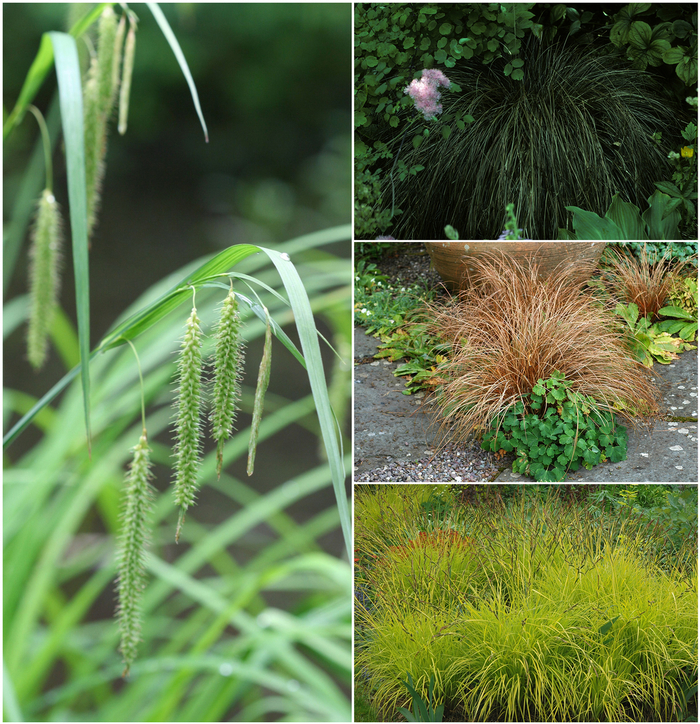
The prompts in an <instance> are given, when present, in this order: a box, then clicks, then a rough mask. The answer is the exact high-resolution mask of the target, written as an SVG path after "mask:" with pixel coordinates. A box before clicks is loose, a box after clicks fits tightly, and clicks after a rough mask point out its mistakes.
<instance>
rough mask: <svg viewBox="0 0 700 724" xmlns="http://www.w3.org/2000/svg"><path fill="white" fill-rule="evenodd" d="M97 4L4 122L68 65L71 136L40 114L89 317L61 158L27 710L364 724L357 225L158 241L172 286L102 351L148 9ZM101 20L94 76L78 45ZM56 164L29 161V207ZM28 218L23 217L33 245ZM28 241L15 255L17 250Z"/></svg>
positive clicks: (17, 565) (37, 415)
mask: <svg viewBox="0 0 700 724" xmlns="http://www.w3.org/2000/svg"><path fill="white" fill-rule="evenodd" d="M81 9H82V13H81V17H80V18H79V19H77V20H76V21H75V22H74V23H70V25H71V32H70V33H60V32H51V33H46V34H45V35H44V36H43V38H42V41H41V45H40V48H39V51H38V54H37V59H36V62H35V63H34V64H33V65H32V67H31V68H30V70H29V72H28V74H27V77H26V81H25V85H24V88H23V91H22V92H21V94H20V97H19V99H18V101H17V105H16V107H15V110H14V111H13V112H12V113H11V114H10V115H9V116H8V118H7V119H6V125H5V129H4V130H5V134H6V139H8V143H7V144H6V146H10V145H11V143H10V141H13V140H14V139H15V138H16V136H13V134H14V133H16V128H18V127H19V126H17V124H19V123H21V121H22V114H23V113H24V112H25V111H26V110H27V109H28V104H29V103H30V102H31V101H32V100H34V98H35V97H37V96H38V95H39V94H40V92H41V88H42V86H43V85H50V84H51V83H52V73H53V68H54V66H55V69H56V75H57V78H58V94H59V95H58V103H59V104H60V121H61V123H60V130H61V131H62V141H63V144H57V140H58V138H60V137H61V135H60V132H59V127H58V126H54V125H53V124H52V123H51V118H50V116H51V114H47V115H48V116H49V118H48V120H47V121H46V122H44V121H43V117H42V115H41V114H40V113H38V112H37V116H36V117H37V119H38V120H39V124H40V128H41V137H42V141H43V145H44V148H43V149H41V150H42V153H41V154H40V155H39V158H40V159H41V160H42V161H43V159H44V158H46V159H50V158H51V157H52V151H51V148H52V147H53V146H54V145H56V146H57V147H58V148H60V151H61V153H60V154H57V155H58V156H59V158H60V164H59V163H57V164H56V168H61V169H63V168H65V169H66V173H67V187H68V193H67V202H68V203H67V204H66V206H67V208H68V211H69V220H68V221H66V222H65V224H64V227H65V229H66V231H68V230H70V235H71V241H72V247H73V249H72V251H73V253H72V257H73V262H74V279H75V308H76V310H77V315H76V316H77V329H76V328H74V327H73V321H72V319H71V315H70V313H69V312H67V311H65V310H64V309H62V308H61V306H59V297H58V295H57V294H56V293H55V291H56V288H57V285H56V274H57V268H56V261H57V254H55V253H53V252H55V251H56V250H57V244H58V241H59V240H58V237H57V233H58V230H59V224H58V223H57V221H56V219H57V217H56V213H57V208H56V198H55V196H54V194H53V193H52V192H53V191H54V188H55V189H56V195H58V194H59V193H61V191H62V184H59V182H58V181H57V182H56V184H55V187H54V186H53V184H52V179H51V175H52V174H51V172H50V170H49V169H48V167H49V164H48V162H47V163H46V167H47V169H46V172H45V171H44V168H41V173H39V178H40V179H41V180H42V181H43V179H44V177H45V176H46V177H47V183H46V187H45V189H46V190H45V191H44V192H43V193H42V192H39V197H40V205H39V209H38V215H39V216H38V220H37V222H36V225H35V230H34V232H33V234H32V241H33V242H34V244H35V248H36V251H35V252H34V254H33V256H34V272H33V275H32V281H31V286H32V295H33V303H31V304H30V303H29V300H28V299H27V296H26V295H24V294H21V295H19V296H17V297H15V298H12V299H11V300H10V303H9V304H7V305H6V306H5V317H4V321H5V325H4V334H5V335H6V336H7V335H10V334H12V333H13V332H14V331H15V330H18V329H21V327H22V326H23V325H24V323H25V321H28V317H29V315H30V314H32V313H33V314H35V315H38V316H37V317H36V318H35V317H32V321H29V328H30V331H29V345H28V347H29V349H28V358H29V359H28V362H29V363H30V364H31V365H32V366H35V367H40V366H41V365H42V364H43V363H44V362H45V361H48V360H50V359H51V357H52V356H53V357H55V356H56V352H57V351H58V355H59V357H60V363H61V364H62V365H64V370H62V371H61V373H60V374H59V375H58V376H57V381H56V382H55V384H53V386H51V384H52V383H51V382H49V384H46V385H45V387H44V389H43V391H42V392H44V394H43V396H41V397H40V398H39V399H37V397H34V396H32V395H30V394H28V393H27V392H26V391H25V386H24V384H17V387H18V389H6V390H5V395H4V399H5V427H6V434H5V437H4V449H5V458H4V491H3V498H4V514H5V518H4V527H3V534H4V572H5V579H4V586H3V597H4V606H3V614H4V636H5V644H4V652H5V656H4V662H3V663H4V688H3V693H4V697H3V699H4V701H3V706H4V714H5V719H6V720H8V721H27V720H33V721H42V720H63V721H71V720H80V719H85V720H90V721H147V720H153V721H174V720H178V719H182V720H188V721H219V720H225V719H230V718H241V719H242V720H246V721H256V720H270V719H275V718H283V719H286V720H299V721H315V720H319V721H347V720H348V718H349V716H350V706H349V700H348V691H349V682H350V671H351V668H350V660H351V654H350V629H351V603H350V599H351V596H350V567H349V562H348V558H349V552H350V549H349V544H350V517H349V510H348V501H347V492H346V488H345V465H346V464H347V462H348V459H347V456H345V455H344V454H343V451H342V447H343V432H342V429H343V428H344V425H345V422H346V420H345V418H346V411H347V407H348V401H349V376H348V374H349V360H348V353H349V350H350V338H351V325H350V307H351V302H350V298H351V287H350V274H351V265H350V262H349V259H348V256H349V251H350V244H349V242H348V239H349V234H350V228H349V227H348V226H347V225H345V226H338V227H332V228H328V229H325V230H323V229H321V230H319V231H317V232H315V233H311V234H306V235H303V236H298V237H297V238H294V239H291V240H289V241H285V242H281V243H277V244H275V248H274V249H271V248H267V247H265V246H260V245H256V244H248V243H236V241H237V240H236V239H235V238H233V239H232V238H230V239H229V240H228V242H227V243H226V244H225V245H224V247H223V249H221V250H219V252H218V253H215V254H207V255H204V256H201V257H200V254H201V253H202V252H203V251H204V250H205V247H202V246H201V240H200V239H198V240H197V242H196V244H199V246H194V245H195V242H193V241H192V240H190V241H189V245H188V248H189V250H190V254H189V258H188V263H187V264H186V265H185V266H183V267H182V268H178V269H176V270H174V271H173V273H164V272H163V270H162V269H161V264H162V263H163V259H164V257H167V256H168V254H166V253H164V251H163V248H164V247H163V248H160V249H158V250H157V253H156V252H154V251H153V252H151V254H152V255H149V253H147V252H145V251H144V252H142V253H141V254H140V256H139V258H138V264H135V265H134V270H135V271H138V267H139V266H145V265H153V266H154V267H157V268H159V269H160V271H159V272H158V275H157V276H156V278H157V279H158V281H157V282H156V283H154V284H151V285H149V286H148V288H146V289H145V290H144V291H143V293H141V294H134V293H133V289H132V291H131V293H132V295H133V296H134V297H135V298H131V299H130V304H129V306H128V308H127V309H125V310H123V311H122V312H121V313H119V314H118V315H116V314H115V311H114V308H112V309H111V319H112V324H111V327H110V329H109V331H108V332H107V333H106V334H104V336H102V338H101V339H100V341H99V342H98V343H97V344H96V345H94V346H93V345H92V344H91V341H90V311H91V304H90V300H91V297H90V294H89V286H90V281H92V282H93V285H95V284H97V285H99V284H101V283H104V270H102V269H100V268H99V266H98V268H97V270H95V269H94V268H93V269H91V268H90V255H89V253H88V251H89V246H88V239H89V238H93V240H94V239H95V237H94V234H95V230H96V229H97V224H98V221H99V216H100V214H99V212H100V207H101V197H102V194H103V191H102V190H101V189H104V183H103V181H101V180H100V177H101V176H102V175H103V174H104V171H105V165H104V164H105V158H104V151H105V138H106V134H107V129H106V128H105V127H101V128H99V129H98V128H96V127H93V128H92V130H89V127H90V125H91V124H95V123H96V122H97V123H98V125H100V126H101V125H102V124H106V125H109V123H110V122H111V121H112V120H113V116H114V114H115V109H114V104H115V103H116V99H117V98H119V97H120V96H121V97H122V100H123V104H124V103H125V102H126V101H125V100H124V97H125V96H126V94H127V90H128V86H129V83H130V72H131V63H132V61H133V55H132V53H133V50H134V48H133V43H134V36H135V32H134V31H135V26H136V22H137V20H139V19H137V18H136V16H135V15H134V14H133V11H132V10H131V9H130V8H127V7H126V6H123V7H121V9H120V7H119V6H117V5H116V4H112V3H105V4H100V5H99V6H97V7H96V8H92V7H89V8H88V7H87V6H85V7H83V8H81ZM149 11H150V13H151V15H152V16H153V19H154V20H155V22H157V24H158V26H159V27H160V28H161V29H162V31H163V34H164V36H165V37H166V38H167V40H168V42H169V43H170V45H171V47H172V48H173V50H174V52H175V56H176V58H177V62H179V63H180V66H181V68H182V71H183V73H184V75H185V79H186V81H187V84H188V85H189V86H190V90H191V95H192V98H193V100H194V104H195V108H196V110H197V111H198V112H199V115H200V118H201V119H202V126H203V129H204V133H205V135H206V125H205V124H204V120H203V115H202V113H201V109H200V106H199V100H198V95H197V91H196V88H195V85H194V80H193V78H192V75H191V73H190V71H189V68H188V65H187V62H186V60H185V57H184V54H183V53H182V50H181V49H180V46H179V44H178V41H177V40H176V38H175V35H174V33H173V31H172V29H171V28H170V25H169V23H168V21H167V19H166V17H165V15H164V14H163V12H162V11H161V10H160V8H159V7H158V6H157V5H155V4H149ZM228 11H229V12H238V9H236V8H233V6H230V7H229V9H228ZM260 12H261V13H262V14H261V15H260V16H259V18H258V20H259V21H260V22H264V21H265V13H264V9H263V10H261V11H260ZM299 12H300V13H303V12H304V10H303V9H302V8H301V7H300V8H299ZM140 20H142V21H144V22H149V20H148V16H147V17H146V18H140ZM93 24H94V25H95V26H96V28H94V29H96V34H95V43H94V48H93V50H94V53H93V59H92V62H90V63H88V64H87V65H88V67H87V68H86V71H85V72H84V73H83V72H81V67H80V59H79V57H80V55H79V48H78V44H77V43H76V40H75V38H76V37H77V38H80V36H81V35H82V34H83V33H87V32H90V30H91V28H92V26H93ZM122 45H123V46H124V60H123V63H122V61H121V57H122V56H121V48H122ZM107 51H109V53H107ZM172 62H173V63H176V60H175V59H173V61H172ZM50 72H51V73H50ZM120 89H121V90H120ZM93 93H95V94H96V96H97V97H98V98H102V100H103V101H104V105H100V104H99V103H98V104H97V106H96V105H95V104H94V103H93V101H94V98H93V97H92V94H93ZM37 102H38V101H37ZM98 106H99V107H98ZM124 110H125V108H124V105H122V112H121V114H120V118H119V130H123V129H124V126H125V113H124ZM194 113H195V111H193V115H194ZM26 117H27V118H29V119H30V120H31V116H26ZM57 117H58V116H57ZM199 140H200V142H201V143H202V145H203V140H201V136H200V137H199ZM42 141H40V146H41V144H42ZM44 151H45V154H44ZM64 152H65V156H64ZM64 163H65V166H64V165H63V164H64ZM36 176H37V174H36V169H35V167H34V165H33V164H30V165H29V168H28V169H27V178H25V179H24V181H23V183H22V186H21V189H20V196H22V195H29V192H28V189H30V188H31V187H32V185H33V184H34V181H35V180H36ZM57 176H58V174H57ZM19 206H22V204H21V203H20V204H19ZM20 216H21V214H20ZM21 226H22V220H21V219H17V218H13V224H12V236H13V238H15V241H16V243H17V244H19V246H20V247H21V245H22V243H23V242H24V233H23V232H21V231H18V230H19V229H20V227H21ZM17 239H18V241H17ZM9 246H12V244H6V247H5V251H6V254H9V257H8V256H6V259H7V258H11V257H12V256H13V254H14V253H15V252H16V251H17V250H15V252H8V247H9ZM168 248H169V247H168ZM192 248H196V249H198V252H197V253H195V254H193V253H192ZM16 258H17V257H16V256H15V257H14V259H15V260H16ZM10 266H12V265H10ZM4 271H5V273H6V275H9V276H6V289H5V291H6V293H8V286H7V285H8V282H9V281H10V280H11V279H12V269H8V267H7V266H5V269H4ZM91 272H92V273H91ZM129 281H130V278H127V279H124V280H121V282H122V283H123V284H125V285H126V286H127V287H129V288H131V287H130V286H129V283H128V282H129ZM47 291H50V292H51V293H47ZM30 310H33V312H30ZM115 317H116V318H115ZM322 339H326V340H327V341H328V344H327V345H325V344H324V352H323V353H322V351H321V344H320V342H321V340H322ZM326 347H327V349H326ZM245 348H247V354H245V353H244V350H245ZM6 349H7V348H6ZM53 362H55V359H54V360H53ZM27 369H29V367H28V366H27ZM64 372H65V374H64ZM27 376H28V373H25V377H27ZM40 379H41V381H42V384H43V382H44V380H51V377H41V378H40ZM280 380H283V383H282V384H276V382H277V381H280ZM6 381H7V380H6ZM12 384H13V385H14V384H15V383H14V382H13V383H12ZM268 387H269V389H268ZM336 415H337V417H336ZM285 437H287V438H288V439H287V440H286V442H285ZM290 439H291V440H292V441H293V442H292V444H291V447H293V448H295V449H298V450H299V451H301V453H302V455H303V457H304V458H305V459H304V461H303V464H299V460H298V459H297V458H295V457H294V455H291V454H290V443H289V440H290ZM345 444H347V438H346V439H345ZM272 451H274V454H271V452H272ZM274 458H278V459H280V460H282V465H281V466H279V465H277V464H276V462H277V461H276V460H275V459H274ZM280 470H282V474H280ZM248 477H250V480H248ZM244 480H246V482H243V481H244ZM170 483H172V488H171V487H170ZM329 496H330V497H329ZM300 509H302V510H303V512H302V513H300ZM343 541H344V542H345V546H344V545H343ZM343 551H345V552H343ZM115 619H116V620H115Z"/></svg>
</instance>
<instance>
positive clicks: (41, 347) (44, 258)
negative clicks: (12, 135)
mask: <svg viewBox="0 0 700 724" xmlns="http://www.w3.org/2000/svg"><path fill="white" fill-rule="evenodd" d="M62 244H63V237H62V222H61V210H60V207H59V205H58V203H56V199H55V198H54V195H53V194H52V193H51V191H49V190H48V189H46V190H45V191H44V192H43V193H42V195H41V199H39V204H38V207H37V215H36V222H35V224H34V229H33V232H32V245H31V249H30V252H29V257H30V264H29V296H30V310H29V329H28V332H27V356H28V358H29V362H30V364H31V365H32V367H34V369H35V370H39V369H41V367H43V366H44V362H45V361H46V353H47V350H48V337H49V330H50V329H51V324H52V322H53V318H54V314H55V311H56V306H57V304H58V292H59V289H60V286H61V279H60V263H61V246H62Z"/></svg>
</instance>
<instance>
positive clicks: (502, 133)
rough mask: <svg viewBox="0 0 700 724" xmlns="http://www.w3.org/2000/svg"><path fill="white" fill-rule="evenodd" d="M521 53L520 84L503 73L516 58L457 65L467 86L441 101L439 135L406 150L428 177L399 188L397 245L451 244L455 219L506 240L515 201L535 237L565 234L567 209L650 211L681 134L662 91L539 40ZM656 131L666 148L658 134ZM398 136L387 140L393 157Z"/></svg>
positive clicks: (473, 232) (464, 230)
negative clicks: (629, 206)
mask: <svg viewBox="0 0 700 724" xmlns="http://www.w3.org/2000/svg"><path fill="white" fill-rule="evenodd" d="M521 53H522V56H521V60H523V59H524V60H525V66H524V71H525V74H524V77H523V79H522V80H513V78H512V77H511V76H509V75H505V74H504V68H505V66H506V64H509V63H510V62H511V60H512V58H511V57H510V56H507V55H506V56H505V57H503V58H500V59H496V60H494V61H493V62H492V63H490V64H488V65H484V64H482V63H480V62H478V61H473V60H472V61H466V60H462V61H457V63H456V65H455V67H454V68H452V69H451V70H450V81H451V82H452V83H453V84H454V85H455V86H457V87H459V88H460V89H461V91H455V92H451V93H449V94H447V95H446V97H445V98H444V99H443V103H442V105H443V113H442V115H441V116H440V122H441V123H442V124H443V128H442V129H441V131H442V132H437V133H431V134H430V135H429V136H427V137H422V142H421V143H420V144H418V145H417V147H413V146H411V147H410V148H409V149H408V150H405V149H404V153H403V154H402V160H403V162H404V163H405V164H406V167H407V168H413V167H421V168H423V169H424V170H422V171H421V172H420V173H418V174H416V175H411V174H405V175H404V176H403V178H400V179H399V180H398V181H397V182H396V201H395V203H396V207H398V208H401V209H402V210H403V214H402V215H401V216H397V217H396V218H395V220H394V227H393V229H392V234H393V235H394V236H395V237H396V238H397V239H442V238H444V231H443V230H444V228H445V225H446V224H449V225H451V226H453V227H454V228H456V229H459V231H460V235H461V237H462V238H464V239H497V238H498V236H499V235H500V234H501V232H502V230H503V229H504V228H505V227H504V222H505V220H506V217H505V214H504V209H505V207H506V204H508V203H511V202H512V203H514V204H515V214H516V216H517V218H518V221H519V223H520V226H521V227H522V228H523V230H524V235H525V236H526V238H528V239H557V238H559V237H558V229H559V228H566V225H567V220H568V217H569V215H568V213H567V211H566V209H565V207H566V206H567V205H569V206H570V205H574V206H579V207H581V208H583V209H586V210H588V211H594V212H595V213H597V214H599V215H600V216H603V215H604V214H605V211H606V210H607V208H608V207H609V205H610V202H611V201H612V198H613V196H614V195H615V193H617V192H619V193H620V198H622V199H623V200H625V201H630V202H632V203H633V204H635V205H636V206H637V207H638V208H642V209H643V208H646V207H647V205H648V204H647V198H648V197H649V196H651V195H652V194H653V192H654V190H655V188H656V187H655V185H654V182H655V181H659V180H660V179H661V178H663V177H664V170H666V169H669V170H670V168H669V160H668V158H667V155H666V154H667V153H668V151H669V150H670V149H671V148H675V145H674V143H673V139H674V138H675V136H678V139H680V130H681V128H680V124H679V122H678V114H677V113H674V111H673V109H672V108H671V106H670V105H669V103H668V100H667V99H666V97H665V95H664V90H663V88H662V87H661V85H660V84H659V83H658V82H657V81H656V80H655V79H654V77H653V76H652V75H651V74H650V73H647V72H644V71H640V70H635V69H633V68H630V66H629V63H627V62H626V61H625V60H624V59H620V58H619V57H615V56H614V55H613V54H609V55H594V54H593V53H591V52H590V51H588V50H585V49H583V48H582V47H581V46H578V47H576V46H572V45H566V44H565V43H562V42H556V43H554V44H551V45H549V46H546V45H545V44H543V43H540V42H539V41H538V40H537V39H535V38H531V39H529V40H527V41H523V45H522V50H521ZM472 120H473V122H472ZM659 131H662V132H663V134H664V135H663V138H664V144H665V145H664V148H660V147H659V146H657V145H656V144H655V142H654V141H653V139H652V134H654V133H656V132H659ZM399 139H400V137H399V136H398V135H396V136H395V137H394V138H393V139H385V140H387V141H388V142H389V143H390V144H391V145H390V149H391V150H392V151H394V152H395V149H396V148H397V147H398V146H399V143H400V140H399ZM676 145H677V144H676ZM387 186H388V181H387ZM388 197H389V192H388V189H387V193H386V194H385V198H388ZM387 206H388V203H387Z"/></svg>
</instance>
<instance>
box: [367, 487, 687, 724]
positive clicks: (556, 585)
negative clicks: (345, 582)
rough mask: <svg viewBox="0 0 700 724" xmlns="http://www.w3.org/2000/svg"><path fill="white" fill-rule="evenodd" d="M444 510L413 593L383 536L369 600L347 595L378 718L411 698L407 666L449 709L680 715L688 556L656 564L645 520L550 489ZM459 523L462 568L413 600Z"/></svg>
mask: <svg viewBox="0 0 700 724" xmlns="http://www.w3.org/2000/svg"><path fill="white" fill-rule="evenodd" d="M360 505H362V503H360ZM452 522H453V524H455V525H456V528H455V531H454V534H451V535H449V536H446V537H445V538H444V540H443V545H442V559H438V558H436V557H435V556H434V555H433V554H432V553H431V555H429V556H425V557H424V558H423V559H420V558H418V559H417V560H416V561H415V562H414V565H413V567H412V568H411V569H410V573H409V574H408V575H409V576H410V577H411V579H412V580H413V585H414V589H415V591H416V593H415V594H414V595H406V589H405V584H404V579H405V578H406V574H405V573H404V572H403V569H404V568H405V565H406V564H405V560H406V559H405V558H403V557H394V556H392V555H391V549H389V548H385V549H384V550H382V549H381V548H375V551H376V555H377V558H378V560H379V561H380V562H378V563H377V564H376V565H375V566H374V568H372V569H364V570H363V571H362V575H363V584H364V586H365V588H366V590H368V591H369V593H370V595H369V596H368V597H367V598H366V599H365V600H367V601H369V602H370V603H371V605H366V604H365V603H364V601H360V602H358V604H357V605H356V610H355V616H356V629H357V630H358V632H359V634H360V635H359V637H358V645H357V647H356V653H355V661H356V667H357V669H358V671H361V672H363V675H364V676H365V677H367V681H368V682H370V686H371V693H372V704H373V706H375V707H376V708H377V709H378V710H380V711H381V713H382V714H383V715H384V716H385V717H392V714H393V713H394V712H395V711H396V709H397V708H399V707H402V706H404V707H405V706H408V705H410V697H409V695H408V694H407V692H406V688H405V686H404V685H403V683H402V682H403V681H405V680H406V677H407V673H408V674H410V676H411V678H412V680H413V682H414V686H415V689H416V691H418V692H419V693H420V695H421V696H422V697H423V698H424V699H426V698H427V694H428V688H429V685H430V681H431V679H432V680H433V682H434V686H433V691H432V694H433V697H434V702H435V704H436V705H444V707H445V718H446V720H448V721H672V720H674V721H676V720H683V719H684V718H685V716H687V713H688V712H687V707H688V704H687V702H688V701H689V700H690V699H691V698H692V696H693V694H694V691H695V690H694V686H695V683H696V681H697V610H698V609H697V562H696V561H695V562H694V564H693V565H692V566H691V568H690V570H688V569H685V568H682V567H681V566H674V567H672V568H671V569H669V570H662V568H661V567H660V566H659V565H658V562H657V560H656V559H655V558H654V557H653V555H652V553H653V550H654V547H655V546H656V545H658V544H659V543H660V541H659V540H656V539H655V534H654V532H653V531H652V530H651V529H650V528H649V526H647V527H646V528H644V527H643V526H642V525H641V523H640V522H639V521H638V520H637V519H636V518H634V517H627V518H624V517H622V516H619V515H617V516H607V515H606V516H603V517H598V518H595V517H593V516H592V515H591V514H590V513H589V512H588V511H587V510H586V508H585V507H583V506H581V505H579V504H574V503H569V504H568V505H567V504H564V503H562V502H561V501H559V500H557V499H556V498H554V497H552V496H550V497H548V498H547V499H546V500H540V499H536V500H532V499H530V500H527V499H526V496H525V495H523V496H522V497H521V498H520V500H518V501H513V502H512V503H511V504H510V505H508V506H498V507H496V508H493V507H486V506H481V505H476V506H470V508H469V510H468V512H467V511H465V515H463V516H462V517H461V519H454V520H453V521H452ZM467 535H468V536H469V538H470V540H471V544H470V549H471V558H472V560H471V562H470V564H469V566H470V569H471V571H473V573H472V574H467V575H462V571H461V570H460V572H459V574H457V573H456V569H454V570H455V574H454V575H452V576H451V577H450V578H449V581H448V583H447V585H446V586H443V587H442V588H441V590H442V592H443V594H444V595H442V596H436V595H434V594H433V595H431V596H430V598H429V599H427V600H424V599H426V594H425V592H432V591H434V590H435V589H436V588H438V587H439V585H440V582H441V581H443V565H444V561H446V560H448V559H452V560H457V558H458V556H459V555H461V553H460V551H462V550H463V546H462V545H461V543H460V537H464V538H466V537H467ZM686 546H688V547H689V548H692V547H693V546H694V537H693V536H691V535H689V536H688V537H687V541H686ZM414 550H415V549H414ZM391 570H393V571H394V575H393V576H392V575H390V573H389V571H391ZM375 589H376V590H375ZM418 592H421V593H422V594H423V595H420V594H419V593H418ZM385 720H386V719H385Z"/></svg>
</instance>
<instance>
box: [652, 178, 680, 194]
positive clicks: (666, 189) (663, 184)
mask: <svg viewBox="0 0 700 724" xmlns="http://www.w3.org/2000/svg"><path fill="white" fill-rule="evenodd" d="M655 186H656V188H657V189H659V191H661V192H662V193H664V194H668V195H669V196H682V195H683V194H682V193H681V191H680V189H679V188H678V186H676V185H675V184H672V183H671V182H670V181H657V182H656V183H655Z"/></svg>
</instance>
